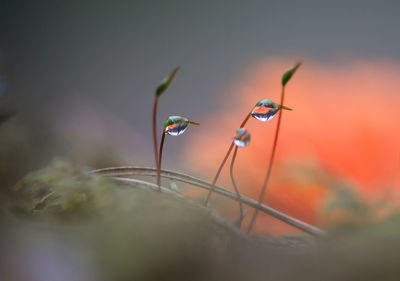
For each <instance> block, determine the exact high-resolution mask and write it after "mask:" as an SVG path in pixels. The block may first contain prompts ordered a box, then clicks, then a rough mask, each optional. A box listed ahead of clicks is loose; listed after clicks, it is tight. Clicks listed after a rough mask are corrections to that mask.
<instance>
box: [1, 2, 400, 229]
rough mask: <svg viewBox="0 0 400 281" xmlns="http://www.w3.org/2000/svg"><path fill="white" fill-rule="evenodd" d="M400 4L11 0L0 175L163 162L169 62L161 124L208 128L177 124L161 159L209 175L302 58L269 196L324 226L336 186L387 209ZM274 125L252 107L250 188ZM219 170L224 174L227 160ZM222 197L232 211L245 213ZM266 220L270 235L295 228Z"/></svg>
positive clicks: (394, 188)
mask: <svg viewBox="0 0 400 281" xmlns="http://www.w3.org/2000/svg"><path fill="white" fill-rule="evenodd" d="M399 9H400V3H399V2H398V1H340V0H339V1H227V0H219V1H208V0H204V1H174V0H170V1H113V2H111V1H92V0H88V1H40V3H39V2H35V1H16V0H12V1H11V0H3V1H1V3H0V102H1V106H0V108H1V110H2V111H3V112H6V113H10V112H15V114H14V115H13V117H12V118H11V119H9V120H8V121H7V122H5V123H2V124H1V125H0V126H1V127H0V136H1V137H0V180H1V184H2V186H7V187H10V186H12V185H13V184H14V183H15V182H16V181H17V180H18V179H19V178H21V177H22V176H24V175H25V174H26V173H27V172H29V171H31V170H34V169H37V168H40V167H42V166H44V165H46V164H47V163H48V162H49V161H50V160H51V159H53V158H54V157H63V158H67V159H69V160H71V161H74V162H77V163H79V164H81V165H83V166H88V167H96V168H97V167H106V166H110V165H144V166H151V165H153V154H152V153H153V151H152V139H151V109H152V102H153V96H154V89H155V87H156V85H157V84H158V83H159V81H160V80H161V79H162V78H163V77H164V76H165V75H166V74H167V73H168V72H169V71H170V70H171V69H172V68H173V67H174V66H175V65H180V66H181V70H180V71H179V73H178V74H177V76H176V78H175V80H174V81H173V83H172V85H171V87H170V88H169V89H168V91H167V92H166V93H165V94H164V95H163V96H162V97H161V99H160V104H159V114H158V117H159V120H158V121H159V124H160V125H161V124H162V123H163V122H164V120H165V119H166V117H167V116H169V115H182V116H186V117H188V118H190V119H192V120H195V121H198V122H200V123H201V126H200V127H199V128H197V127H196V128H194V127H193V128H190V131H189V130H188V132H187V134H185V135H183V136H182V137H179V138H174V139H172V137H171V138H167V142H166V151H165V157H164V159H165V162H164V163H165V164H164V167H168V168H170V169H177V170H181V171H185V172H188V173H190V174H193V175H196V176H200V177H202V178H205V179H208V180H211V179H212V177H213V176H214V173H215V171H216V169H217V167H218V164H219V161H221V160H222V158H223V155H224V153H225V150H226V149H227V147H228V145H229V142H230V140H231V139H232V137H233V133H234V130H235V129H236V127H237V126H239V124H240V122H241V120H242V119H243V117H244V116H245V114H246V113H247V112H248V110H250V108H251V107H252V106H253V105H254V104H255V103H256V102H257V101H258V100H259V99H262V98H270V99H273V100H278V99H279V91H280V90H279V81H280V77H281V75H282V73H283V72H284V71H285V70H287V69H288V68H290V67H291V66H292V65H293V64H294V63H295V62H296V61H297V60H298V59H302V60H303V62H304V64H303V66H302V67H301V69H300V70H299V71H298V73H296V76H295V77H293V79H292V81H291V82H290V85H289V86H288V88H287V99H286V102H287V105H288V106H290V107H292V108H294V111H293V112H285V115H284V116H283V125H282V135H281V136H280V142H279V145H278V158H277V162H276V166H275V167H274V170H273V178H272V181H271V186H270V189H269V191H268V192H267V196H266V201H267V202H268V203H269V204H270V205H271V206H273V207H276V208H278V209H280V210H282V211H285V212H288V213H289V214H291V215H293V216H295V217H298V218H300V219H303V220H305V221H307V222H309V223H313V224H317V225H325V224H329V223H330V222H331V221H335V220H336V217H337V216H339V217H341V214H340V213H339V214H338V213H335V214H333V215H332V214H331V215H329V216H327V215H326V214H325V213H324V212H325V211H324V210H326V206H327V205H328V207H329V206H330V207H331V208H332V206H335V204H334V202H333V203H332V200H331V198H336V199H337V200H339V201H338V202H336V203H337V204H339V205H340V206H342V205H344V206H349V204H348V203H347V202H349V201H351V204H350V205H351V206H353V205H352V203H354V202H357V204H358V205H357V208H353V207H352V208H350V209H351V212H353V213H354V212H355V213H357V214H359V213H362V214H364V213H365V208H364V207H362V206H364V204H367V205H368V206H369V208H373V209H374V210H377V211H376V215H377V216H381V215H385V214H386V213H387V212H391V210H392V208H394V207H395V206H396V202H397V201H398V199H399V194H398V193H399V191H400V178H399V177H400V176H399V174H400V173H399V170H400V148H399V143H400V132H399V125H398V124H399V121H400V118H399V117H400V114H399V112H398V108H399V106H400V97H399V92H400V84H399V82H398V77H400V62H399V59H400V52H399V50H400V36H398V35H399V34H398V33H399V31H398V27H399V26H400V19H399V17H398V11H399ZM275 125H276V120H272V121H270V122H268V123H263V124H260V123H257V122H256V121H255V120H251V122H250V123H249V127H248V128H249V130H250V131H251V133H252V142H251V145H250V146H249V147H248V148H246V149H243V150H242V149H241V150H240V151H239V155H238V163H237V166H236V170H235V173H236V175H237V178H238V183H239V187H240V188H241V190H243V192H244V193H245V194H246V195H249V196H251V197H256V196H257V194H258V191H259V188H260V185H261V183H262V180H263V178H264V174H265V170H266V165H267V159H268V156H269V155H268V153H269V149H270V146H271V138H272V136H273V131H274V128H275ZM160 127H161V126H160ZM220 184H221V185H224V186H228V187H229V181H228V175H227V169H226V170H225V171H224V174H223V177H222V178H221V182H220ZM189 192H190V191H189ZM338 198H339V199H338ZM329 200H331V201H330V202H331V203H329V202H328V201H329ZM327 202H328V203H327ZM382 202H384V203H382ZM346 204H347V205H346ZM214 205H215V206H216V207H219V211H220V212H221V213H223V214H225V215H226V216H228V217H229V216H231V217H234V216H235V212H236V211H237V210H236V209H237V206H236V205H232V204H231V203H230V202H229V203H227V202H225V201H223V200H218V199H216V200H215V202H214ZM371 206H372V207H371ZM382 206H385V208H383V207H382ZM387 206H390V208H387ZM328 209H329V208H328ZM374 213H375V211H374ZM358 218H359V216H357V218H352V219H354V220H357V219H358ZM263 220H264V222H265V223H264V224H261V223H258V224H257V226H256V231H257V232H258V233H260V234H264V233H275V234H277V233H282V232H286V231H292V230H291V229H288V228H287V227H286V226H283V225H280V224H277V223H275V222H273V221H270V220H269V219H268V218H266V217H265V218H264V217H263Z"/></svg>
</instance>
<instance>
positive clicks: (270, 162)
mask: <svg viewBox="0 0 400 281" xmlns="http://www.w3.org/2000/svg"><path fill="white" fill-rule="evenodd" d="M284 99H285V86H283V87H282V92H281V102H280V105H281V106H283V103H284ZM282 112H283V111H282V109H281V110H279V116H278V123H277V125H276V130H275V137H274V143H273V145H272V152H271V156H270V158H269V164H268V170H267V175H266V176H265V180H264V183H263V186H262V188H261V192H260V196H259V197H258V204H259V205H260V204H261V202H262V200H263V198H264V194H265V191H266V190H267V186H268V182H269V178H270V176H271V171H272V165H273V164H274V159H275V152H276V146H277V144H278V137H279V131H280V127H281V120H282ZM257 214H258V209H255V211H254V213H253V216H252V217H251V221H250V224H249V226H248V228H247V233H250V231H251V230H252V228H253V226H254V222H255V220H256V218H257Z"/></svg>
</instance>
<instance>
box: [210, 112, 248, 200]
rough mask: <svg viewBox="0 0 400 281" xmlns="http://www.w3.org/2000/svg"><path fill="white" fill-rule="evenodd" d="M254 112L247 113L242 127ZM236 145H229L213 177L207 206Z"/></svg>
mask: <svg viewBox="0 0 400 281" xmlns="http://www.w3.org/2000/svg"><path fill="white" fill-rule="evenodd" d="M252 112H253V109H252V110H251V111H250V113H249V114H247V115H246V118H245V119H244V120H243V122H242V124H241V125H240V128H243V127H244V126H245V125H246V123H247V121H248V120H249V118H250V116H251V113H252ZM234 145H235V144H234V142H233V141H232V143H231V145H230V146H229V149H228V152H227V153H226V155H225V158H224V160H222V163H221V165H220V166H219V168H218V171H217V174H216V175H215V177H214V179H213V181H212V183H211V185H212V187H211V188H210V190H209V191H208V194H207V198H206V200H205V201H204V204H205V205H206V206H207V205H208V201H210V197H211V194H212V192H213V191H214V187H215V184H216V182H217V180H218V178H219V175H220V174H221V171H222V168H223V167H224V165H225V163H226V160H228V157H229V154H231V152H232V149H233V146H234Z"/></svg>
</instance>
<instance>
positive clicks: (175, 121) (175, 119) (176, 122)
mask: <svg viewBox="0 0 400 281" xmlns="http://www.w3.org/2000/svg"><path fill="white" fill-rule="evenodd" d="M189 124H193V125H200V124H199V123H197V122H194V121H192V120H189V119H187V118H185V117H181V116H170V117H168V119H167V121H165V123H164V129H163V131H162V136H161V143H160V155H159V158H158V165H157V186H158V188H159V189H160V190H161V176H160V171H161V160H162V153H163V147H164V140H165V135H170V136H179V135H182V134H183V133H184V132H185V131H186V129H187V127H188V125H189Z"/></svg>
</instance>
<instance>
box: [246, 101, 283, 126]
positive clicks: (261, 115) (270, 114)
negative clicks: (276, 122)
mask: <svg viewBox="0 0 400 281" xmlns="http://www.w3.org/2000/svg"><path fill="white" fill-rule="evenodd" d="M279 109H280V108H279V105H278V104H277V103H275V102H273V101H272V100H268V99H263V100H260V101H259V102H257V103H256V105H255V106H254V109H253V111H252V113H251V116H253V117H254V118H256V119H257V120H260V121H263V122H264V121H269V120H271V119H272V118H274V117H275V115H276V114H277V113H278V111H279Z"/></svg>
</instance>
